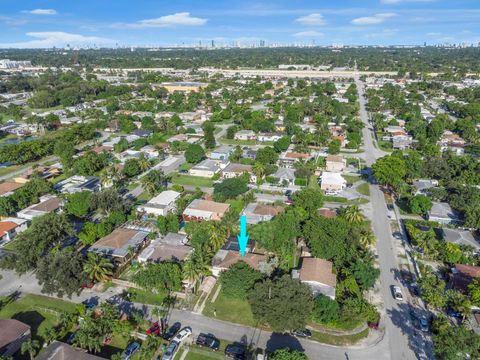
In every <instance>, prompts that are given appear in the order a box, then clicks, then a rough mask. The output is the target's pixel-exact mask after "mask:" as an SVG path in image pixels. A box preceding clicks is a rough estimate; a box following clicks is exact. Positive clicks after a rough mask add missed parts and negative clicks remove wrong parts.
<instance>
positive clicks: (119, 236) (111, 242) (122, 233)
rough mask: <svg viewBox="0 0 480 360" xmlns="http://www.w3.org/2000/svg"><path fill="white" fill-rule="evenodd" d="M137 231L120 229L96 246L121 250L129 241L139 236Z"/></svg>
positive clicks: (105, 237) (98, 242) (102, 239)
mask: <svg viewBox="0 0 480 360" xmlns="http://www.w3.org/2000/svg"><path fill="white" fill-rule="evenodd" d="M137 232H138V231H137V230H132V229H126V228H118V229H115V230H113V231H112V233H111V234H110V235H107V236H104V237H103V238H101V239H100V240H98V241H97V242H96V243H95V246H104V247H109V248H115V249H120V248H121V247H122V246H124V245H125V244H126V243H127V241H128V240H130V239H131V238H132V237H134V236H135V235H136V234H137Z"/></svg>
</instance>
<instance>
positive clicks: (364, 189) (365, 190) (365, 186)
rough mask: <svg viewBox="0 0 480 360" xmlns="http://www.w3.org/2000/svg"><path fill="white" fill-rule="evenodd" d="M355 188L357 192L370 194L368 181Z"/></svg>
mask: <svg viewBox="0 0 480 360" xmlns="http://www.w3.org/2000/svg"><path fill="white" fill-rule="evenodd" d="M356 190H357V192H358V193H359V194H362V195H365V196H370V186H369V185H368V183H363V184H360V185H358V186H357V188H356Z"/></svg>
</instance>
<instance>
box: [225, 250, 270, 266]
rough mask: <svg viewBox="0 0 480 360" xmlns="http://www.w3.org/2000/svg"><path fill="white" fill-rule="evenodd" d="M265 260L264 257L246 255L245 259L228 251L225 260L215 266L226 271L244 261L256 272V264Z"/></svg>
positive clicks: (237, 253)
mask: <svg viewBox="0 0 480 360" xmlns="http://www.w3.org/2000/svg"><path fill="white" fill-rule="evenodd" d="M265 260H267V257H266V256H265V255H260V254H252V253H246V254H245V257H243V258H242V256H241V255H240V253H239V252H237V251H228V252H227V255H226V256H225V258H224V259H223V260H222V261H221V262H220V263H219V264H217V266H218V267H219V268H222V269H228V268H229V267H230V266H232V265H234V264H236V263H237V262H239V261H244V262H246V263H247V264H248V265H250V266H251V267H252V268H253V269H255V270H258V264H259V263H260V262H262V261H265Z"/></svg>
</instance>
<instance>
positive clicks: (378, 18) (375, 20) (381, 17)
mask: <svg viewBox="0 0 480 360" xmlns="http://www.w3.org/2000/svg"><path fill="white" fill-rule="evenodd" d="M394 16H397V14H395V13H381V14H375V15H373V16H364V17H359V18H356V19H353V20H352V24H354V25H376V24H381V23H383V22H385V20H387V19H388V18H391V17H394Z"/></svg>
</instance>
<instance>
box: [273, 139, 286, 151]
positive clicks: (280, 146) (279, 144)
mask: <svg viewBox="0 0 480 360" xmlns="http://www.w3.org/2000/svg"><path fill="white" fill-rule="evenodd" d="M289 146H290V138H289V137H288V136H282V137H281V138H280V139H278V140H277V141H275V142H274V143H273V148H274V149H275V151H276V152H278V153H281V152H283V151H286V150H287V149H288V147H289Z"/></svg>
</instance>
